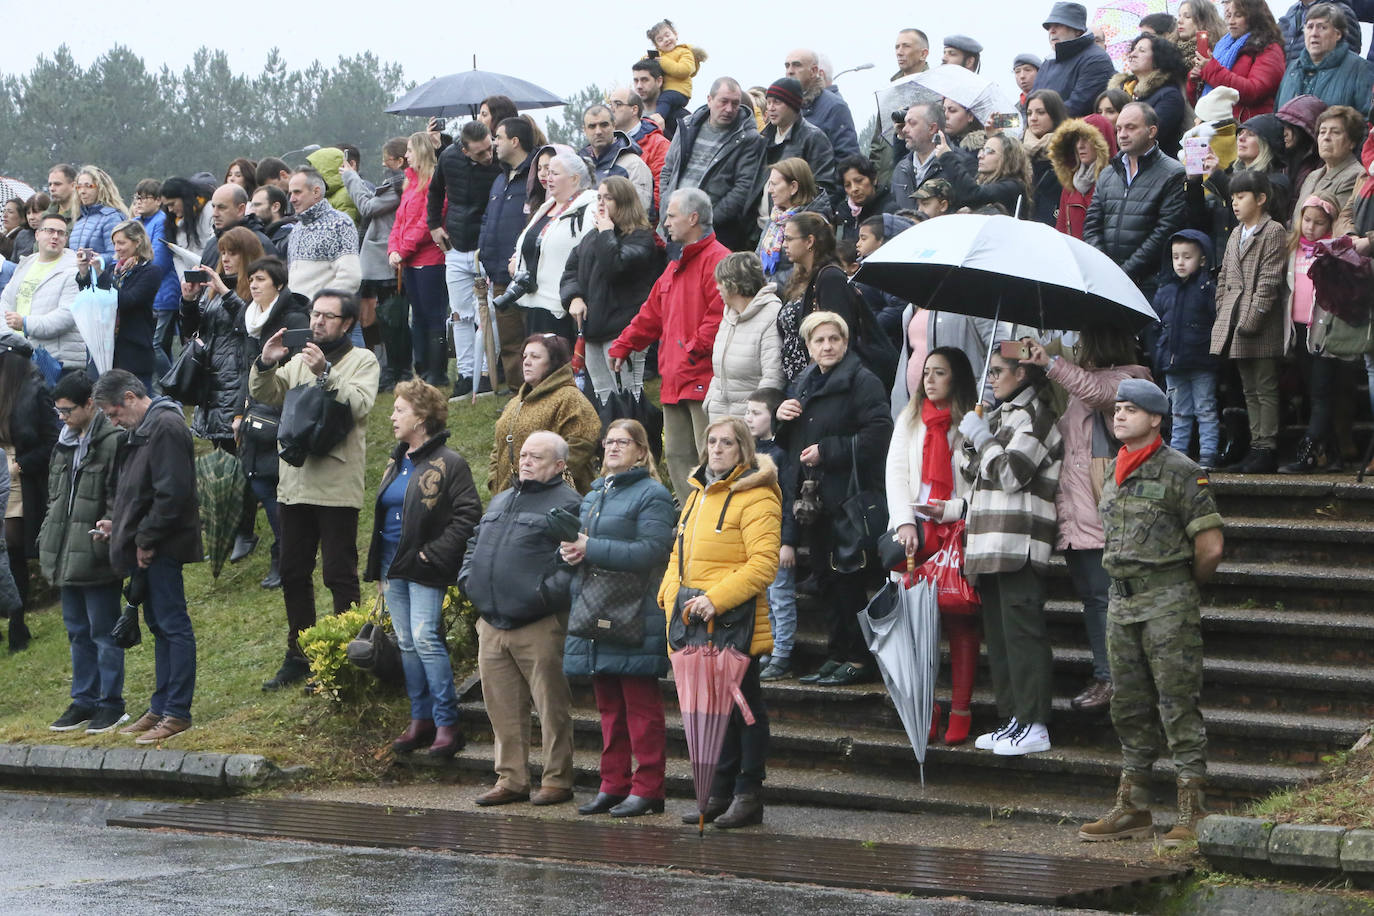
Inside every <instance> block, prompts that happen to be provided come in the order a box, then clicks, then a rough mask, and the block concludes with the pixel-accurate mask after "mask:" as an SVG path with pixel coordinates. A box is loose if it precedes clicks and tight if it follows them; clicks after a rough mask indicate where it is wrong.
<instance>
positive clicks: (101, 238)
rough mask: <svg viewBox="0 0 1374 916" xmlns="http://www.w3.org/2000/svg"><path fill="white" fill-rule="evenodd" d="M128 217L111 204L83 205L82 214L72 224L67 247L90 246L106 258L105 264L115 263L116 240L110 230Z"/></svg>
mask: <svg viewBox="0 0 1374 916" xmlns="http://www.w3.org/2000/svg"><path fill="white" fill-rule="evenodd" d="M125 219H127V217H125V216H124V214H123V213H120V212H119V211H118V210H116V209H115V208H114V207H111V206H110V205H109V204H91V205H90V206H84V205H83V206H82V208H81V215H80V216H78V217H77V218H76V222H75V223H73V224H72V234H71V237H70V238H69V239H67V247H68V248H70V249H71V250H72V251H79V250H81V249H82V248H89V249H91V250H92V251H94V252H95V253H96V254H98V255H100V256H101V257H103V258H104V259H105V264H106V265H109V264H113V263H114V240H113V239H111V238H110V232H112V231H113V230H114V227H115V226H118V225H119V224H120V223H122V222H124V220H125Z"/></svg>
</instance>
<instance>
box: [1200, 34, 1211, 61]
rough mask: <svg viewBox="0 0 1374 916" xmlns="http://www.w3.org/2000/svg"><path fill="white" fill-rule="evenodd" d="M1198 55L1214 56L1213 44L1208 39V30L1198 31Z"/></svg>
mask: <svg viewBox="0 0 1374 916" xmlns="http://www.w3.org/2000/svg"><path fill="white" fill-rule="evenodd" d="M1197 53H1198V57H1211V56H1212V43H1211V41H1210V40H1209V39H1208V37H1207V30H1206V29H1198V30H1197Z"/></svg>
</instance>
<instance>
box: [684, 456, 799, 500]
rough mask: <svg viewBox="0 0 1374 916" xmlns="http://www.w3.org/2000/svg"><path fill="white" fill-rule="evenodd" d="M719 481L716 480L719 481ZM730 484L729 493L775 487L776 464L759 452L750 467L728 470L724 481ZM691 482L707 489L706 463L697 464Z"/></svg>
mask: <svg viewBox="0 0 1374 916" xmlns="http://www.w3.org/2000/svg"><path fill="white" fill-rule="evenodd" d="M720 482H721V481H717V483H720ZM724 482H727V483H729V485H730V492H731V493H743V492H744V491H746V490H753V489H755V488H757V487H767V486H773V487H776V486H777V484H778V466H777V465H776V464H774V463H773V459H772V458H769V457H768V456H767V455H765V454H763V453H762V452H759V453H758V454H756V455H754V464H753V466H752V467H747V468H746V467H737V468H735V469H734V470H733V471H731V472H730V475H729V476H728V477H726V478H725V481H724ZM692 483H693V484H694V485H696V486H698V487H700V488H701V489H703V490H705V489H708V487H707V484H706V465H704V464H703V465H698V466H697V469H696V470H695V471H693V472H692Z"/></svg>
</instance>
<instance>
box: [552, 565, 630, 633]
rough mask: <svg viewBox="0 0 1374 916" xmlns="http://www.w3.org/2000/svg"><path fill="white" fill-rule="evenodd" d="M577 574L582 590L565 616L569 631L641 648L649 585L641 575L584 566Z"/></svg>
mask: <svg viewBox="0 0 1374 916" xmlns="http://www.w3.org/2000/svg"><path fill="white" fill-rule="evenodd" d="M578 575H579V576H580V578H581V587H580V588H579V589H578V592H577V597H576V598H574V599H573V603H572V611H571V613H569V615H568V632H569V633H570V634H572V635H573V636H581V637H582V638H584V639H594V640H596V641H597V642H607V643H614V644H615V645H618V646H639V645H643V643H644V590H645V588H646V587H647V586H648V580H647V579H646V578H645V576H644V574H643V573H638V572H631V571H628V570H619V569H599V568H597V567H595V566H587V565H586V564H585V563H584V564H583V566H582V569H581V570H580V571H579V572H578Z"/></svg>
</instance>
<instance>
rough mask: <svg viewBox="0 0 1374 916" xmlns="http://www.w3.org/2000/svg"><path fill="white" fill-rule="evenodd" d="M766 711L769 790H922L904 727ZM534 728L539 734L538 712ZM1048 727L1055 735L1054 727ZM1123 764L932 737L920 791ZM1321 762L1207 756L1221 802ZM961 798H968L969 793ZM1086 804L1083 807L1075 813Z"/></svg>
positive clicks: (1159, 769) (469, 730) (474, 715)
mask: <svg viewBox="0 0 1374 916" xmlns="http://www.w3.org/2000/svg"><path fill="white" fill-rule="evenodd" d="M768 711H769V719H770V725H769V731H770V742H769V773H770V776H769V782H768V791H769V795H770V797H771V796H774V794H775V792H776V789H777V787H776V785H775V783H776V782H777V780H776V776H777V774H778V773H779V772H783V773H789V774H795V773H801V772H810V773H814V774H818V775H822V776H826V777H828V778H827V779H826V780H825V781H826V783H827V784H828V785H829V786H830V787H831V788H833V789H834V790H835V792H836V795H835V796H834V797H833V798H832V799H830V800H827V801H821V802H818V803H822V804H838V805H841V806H844V807H869V805H863V804H859V805H856V804H854V803H853V802H852V801H850V800H848V799H847V794H846V793H847V792H849V791H850V788H851V787H852V786H855V785H859V784H861V783H860V781H863V782H862V784H863V785H866V786H868V787H870V789H871V790H872V791H875V792H881V794H882V795H884V796H886V797H905V796H908V795H910V793H911V790H912V789H916V790H919V788H920V776H919V769H918V766H917V763H916V760H915V755H914V752H913V750H912V747H911V744H910V742H909V741H908V739H907V737H906V733H905V732H904V731H900V730H897V731H894V730H890V729H878V728H855V727H844V726H834V725H825V726H820V725H814V724H810V723H804V724H798V723H794V722H789V721H787V720H785V719H779V718H777V717H775V716H774V715H773V707H772V706H771V705H769V707H768ZM665 712H666V716H665V718H666V720H667V736H668V758H669V767H670V769H671V768H672V767H673V766H674V764H675V763H677V762H682V761H685V760H686V757H687V752H686V741H685V738H684V736H683V731H682V723H681V717H680V715H679V714H678V713H677V711H676V709H675V708H672V707H670V708H668V709H667V710H666V711H665ZM460 716H461V719H462V721H463V728H464V732H465V734H467V735H468V736H469V738H470V740H469V751H471V750H472V749H473V742H472V741H471V738H473V737H476V738H477V739H478V741H479V742H480V741H482V740H484V738H485V737H486V736H487V735H489V734H490V731H489V729H490V724H489V721H488V719H487V718H486V712H485V708H484V707H483V706H482V704H481V703H479V702H466V703H464V704H462V706H461V712H460ZM573 726H574V735H575V743H576V745H577V747H578V748H580V749H581V750H582V751H584V752H586V753H588V754H591V755H595V754H599V750H600V747H601V724H600V718H599V716H598V715H597V713H596V710H595V709H588V708H586V707H577V708H575V709H574V710H573ZM533 727H534V729H535V731H534V734H535V735H536V736H537V735H538V722H537V719H536V720H535V723H534V726H533ZM1108 732H1110V729H1108ZM1051 734H1052V735H1053V734H1054V731H1053V727H1052V729H1051ZM532 742H533V744H532V746H537V743H538V738H537V737H536V738H534V739H532ZM412 756H414V755H412ZM420 756H423V755H420ZM596 759H599V758H595V757H594V758H593V760H592V762H591V764H590V770H591V772H592V773H593V774H595V773H596V772H597V770H596V767H597V765H598V764H597V763H596ZM415 762H417V763H424V761H418V760H417V761H415ZM1120 767H1121V750H1120V746H1119V745H1117V744H1112V745H1110V746H1108V745H1105V744H1104V745H1103V746H1098V747H1080V746H1074V745H1064V744H1056V745H1055V747H1054V748H1053V749H1052V750H1050V751H1048V752H1046V753H1043V754H1032V755H1028V756H1025V757H998V756H996V755H994V754H992V753H991V752H989V751H980V750H977V749H976V748H974V746H973V743H972V741H970V742H969V743H968V744H965V745H962V746H959V747H945V746H942V745H939V744H936V745H934V746H932V747H930V748H929V749H928V750H927V754H926V766H925V778H926V793H927V794H929V793H930V792H931V791H933V790H938V791H940V792H949V791H957V794H958V795H959V796H960V797H961V798H965V799H966V798H967V797H968V795H969V791H970V789H977V790H978V791H977V792H975V793H974V797H976V798H978V799H979V801H978V802H977V803H976V804H977V805H979V806H980V807H979V808H976V809H969V808H967V807H965V809H964V810H966V811H969V810H982V811H986V810H987V807H988V806H989V805H991V806H993V807H994V808H998V809H1000V808H1003V807H1009V808H1013V809H1014V808H1016V807H1017V802H1016V795H1017V794H1018V793H1019V792H1023V791H1029V792H1031V793H1033V795H1034V796H1036V797H1037V798H1038V797H1040V796H1042V795H1046V794H1047V795H1050V796H1053V797H1055V798H1058V799H1061V800H1063V799H1069V798H1074V797H1079V798H1086V799H1090V800H1091V801H1090V802H1089V804H1090V805H1093V804H1098V803H1100V802H1099V801H1098V800H1099V799H1101V798H1103V797H1106V796H1109V795H1110V794H1111V792H1112V790H1113V788H1114V787H1115V785H1116V780H1117V778H1118V775H1119V773H1120ZM1318 771H1319V768H1318V767H1315V766H1310V765H1305V766H1304V765H1282V764H1272V763H1267V762H1245V761H1232V760H1216V761H1209V791H1210V792H1211V793H1212V794H1214V795H1215V796H1216V798H1217V800H1218V802H1219V803H1222V804H1221V806H1222V807H1224V806H1225V805H1226V803H1233V802H1235V801H1238V800H1244V799H1249V798H1253V797H1257V796H1259V795H1262V794H1265V793H1266V792H1268V791H1271V790H1272V788H1274V787H1276V786H1292V785H1296V784H1297V783H1299V782H1301V781H1302V780H1304V779H1308V778H1311V777H1312V776H1313V775H1315V774H1316V773H1317V772H1318ZM1154 778H1155V786H1156V791H1157V792H1158V793H1159V795H1160V797H1161V798H1167V797H1171V793H1172V786H1173V778H1174V777H1173V770H1172V764H1168V763H1166V762H1165V761H1161V762H1160V763H1159V764H1158V765H1157V766H1156V768H1155V773H1154ZM589 784H591V785H594V784H595V783H589ZM995 789H1001V790H1003V791H1000V792H998V791H994V790H995ZM779 800H782V799H779ZM788 800H795V801H797V802H799V803H800V802H801V801H802V799H801V798H796V799H792V798H790V797H789V798H788ZM964 804H965V805H967V802H964ZM872 807H882V805H873V806H872ZM903 810H905V809H903ZM1085 812H1086V809H1084V811H1083V812H1080V813H1085ZM1059 813H1060V815H1061V816H1077V815H1076V814H1074V813H1073V810H1072V809H1071V810H1060V811H1059Z"/></svg>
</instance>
